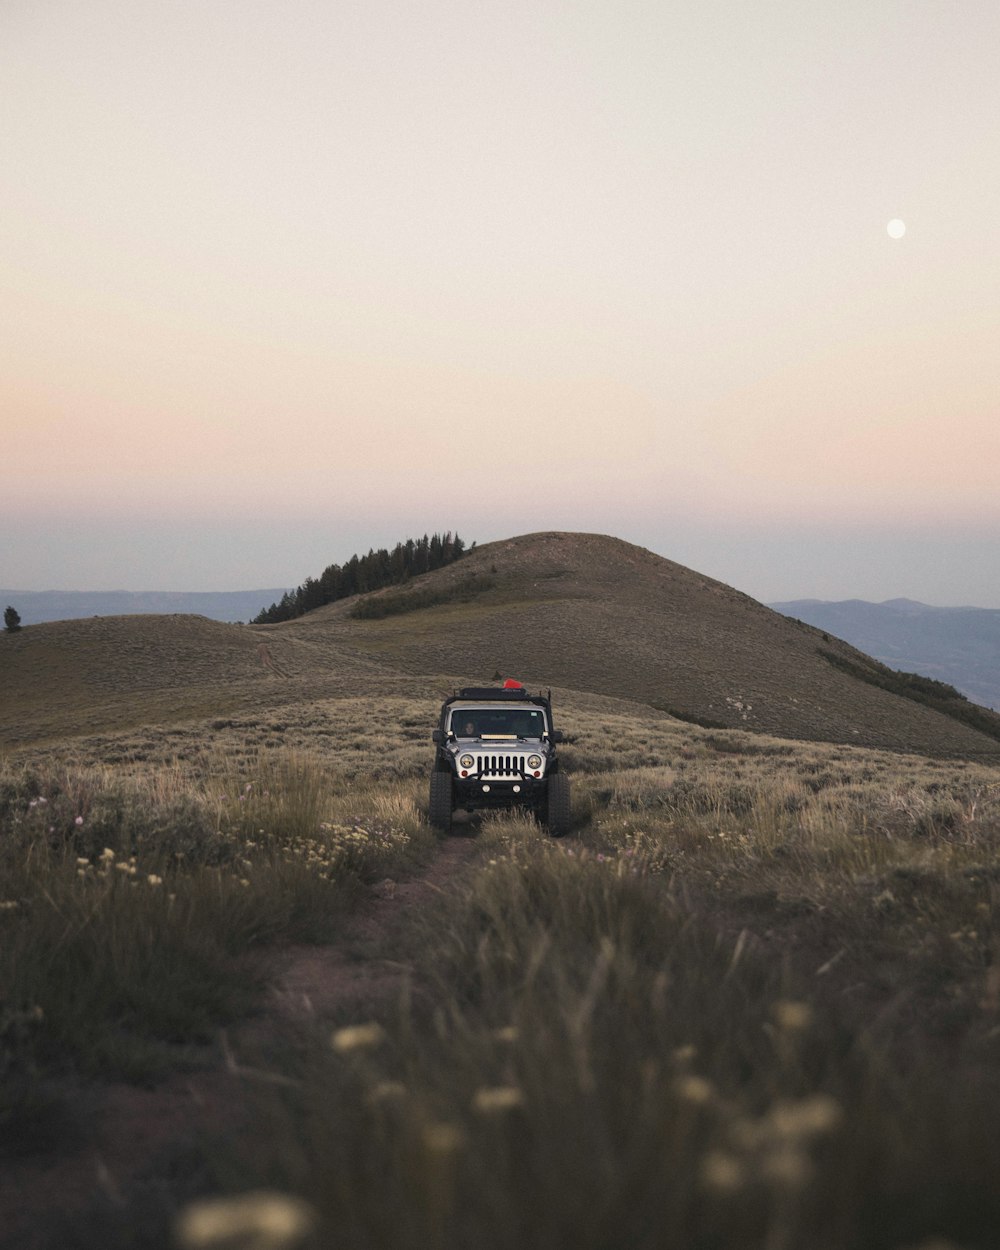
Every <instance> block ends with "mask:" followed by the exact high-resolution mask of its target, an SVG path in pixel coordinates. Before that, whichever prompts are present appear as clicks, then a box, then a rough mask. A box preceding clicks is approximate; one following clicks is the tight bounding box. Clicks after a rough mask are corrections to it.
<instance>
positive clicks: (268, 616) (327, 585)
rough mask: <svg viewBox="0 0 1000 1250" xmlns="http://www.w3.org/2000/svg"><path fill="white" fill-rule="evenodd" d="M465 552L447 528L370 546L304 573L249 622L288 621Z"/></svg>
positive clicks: (448, 561) (441, 564)
mask: <svg viewBox="0 0 1000 1250" xmlns="http://www.w3.org/2000/svg"><path fill="white" fill-rule="evenodd" d="M475 545H476V544H475V543H473V544H472V546H473V547H474V546H475ZM471 549H472V548H470V549H469V550H470V551H471ZM464 552H465V543H464V541H463V540H462V539H461V538H459V536H458V535H457V534H452V533H451V531H450V530H449V531H448V532H447V533H446V534H435V535H433V537H428V535H427V534H425V535H424V536H423V538H408V539H407V540H406V541H405V542H402V543H397V544H396V545H395V547H393V549H392V550H391V551H387V550H386V548H385V547H380V548H379V549H378V551H374V550H369V552H368V554H367V555H366V556H358V555H354V556H351V558H350V559H349V560H348V561H347V563H346V564H331V565H330V566H329V568H326V569H324V570H323V572H322V573H321V574H320V576H319V577H307V578H306V580H305V581H304V582H303V583H302V585H301V586H299V587H297V588H296V589H295V590H289V591H287V592H286V593H285V594H283V595H282V596H281V602H280V603H272V604H271V606H270V607H269V608H264V609H263V611H262V612H260V613H259V614H258V615H257V616H255V617H254V618H253V621H252V622H251V623H252V624H254V625H274V624H276V623H277V622H278V621H290V620H291V619H292V618H293V617H296V616H303V615H304V614H305V613H306V612H311V611H312V609H313V608H320V607H322V606H323V604H324V603H333V602H335V600H337V599H346V598H347V597H348V595H359V594H365V593H366V592H367V591H369V590H381V589H382V587H383V586H395V585H398V584H399V583H400V582H405V581H408V580H409V579H410V578H411V577H416V576H417V575H418V574H420V573H429V572H430V571H431V570H432V569H440V568H443V567H444V565H446V564H451V563H452V561H454V560H457V559H458V558H459V557H460V556H461V555H463V554H464Z"/></svg>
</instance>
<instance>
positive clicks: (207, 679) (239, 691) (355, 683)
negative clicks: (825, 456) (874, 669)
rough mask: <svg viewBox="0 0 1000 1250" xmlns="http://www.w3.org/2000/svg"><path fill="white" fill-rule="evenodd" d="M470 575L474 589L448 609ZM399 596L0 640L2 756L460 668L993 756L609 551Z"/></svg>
mask: <svg viewBox="0 0 1000 1250" xmlns="http://www.w3.org/2000/svg"><path fill="white" fill-rule="evenodd" d="M473 577H474V578H476V579H478V581H479V582H481V583H482V584H483V585H485V586H488V587H489V589H487V590H485V591H484V593H483V594H482V595H477V596H476V598H475V600H474V601H472V602H469V603H461V602H453V601H450V600H451V596H452V595H453V594H455V593H458V592H459V591H460V589H461V587H462V586H463V585H464V584H465V583H466V582H467V581H469V580H470V579H471V578H473ZM384 593H385V592H383V596H382V597H384ZM394 593H396V592H394ZM411 593H412V594H414V595H416V594H418V593H419V595H422V596H424V597H426V598H428V599H433V598H435V597H439V598H441V599H442V600H444V602H442V603H440V604H438V605H437V606H432V607H426V608H422V609H420V610H417V611H412V612H407V613H406V614H405V615H402V616H389V617H386V618H384V619H382V620H357V619H354V618H353V617H352V612H353V611H354V609H355V608H356V607H357V606H358V601H357V599H356V598H355V599H349V600H343V601H342V602H340V603H337V604H332V605H328V606H327V607H325V608H321V609H319V610H317V611H316V612H313V613H310V614H308V615H307V616H305V617H302V618H299V619H297V620H294V621H289V622H285V623H283V624H281V625H268V626H237V625H223V624H221V623H219V622H213V621H208V620H205V619H203V618H199V617H191V616H173V617H169V616H164V617H109V618H94V619H93V620H90V621H70V622H54V623H50V624H46V625H37V626H31V627H30V628H28V629H24V630H21V631H20V632H19V633H17V634H15V635H4V636H3V637H0V688H3V689H4V692H5V700H4V708H3V712H2V717H0V746H2V745H7V746H10V747H20V746H24V745H27V744H36V743H41V742H44V741H46V740H58V739H60V738H62V737H64V736H65V735H67V734H71V733H72V734H92V733H95V732H114V731H116V730H117V729H119V728H123V727H129V726H135V727H139V726H142V725H146V724H161V725H166V724H179V723H182V722H185V721H195V720H199V719H204V718H206V717H208V716H211V715H213V714H214V715H215V716H224V715H230V714H237V715H239V716H241V717H243V718H246V717H250V716H254V715H256V716H257V717H260V718H262V719H263V718H264V717H267V716H268V715H270V713H271V711H272V710H273V708H274V707H275V706H276V705H280V704H284V703H288V702H291V701H297V700H301V699H304V700H306V701H312V700H313V699H315V698H317V697H320V696H325V697H329V698H337V697H344V696H363V695H364V694H365V693H366V692H372V691H378V692H385V693H395V694H398V695H399V696H401V697H405V696H406V695H407V694H409V693H410V691H412V687H413V681H414V678H415V677H417V676H418V675H420V676H421V680H423V676H422V675H426V674H435V673H442V674H453V673H454V672H455V670H456V668H460V669H461V670H462V671H464V672H465V673H466V674H468V675H470V676H471V677H472V678H473V680H476V681H477V682H482V681H484V680H489V679H490V678H491V677H492V674H493V673H494V672H495V671H496V670H499V671H500V672H502V673H504V674H517V675H518V676H519V677H521V678H522V679H524V680H526V681H529V682H532V683H544V684H546V685H548V684H554V685H557V686H560V687H564V688H567V689H572V690H576V691H581V692H582V691H590V692H593V693H595V694H598V695H604V696H608V697H616V698H621V697H624V698H627V699H630V700H633V701H635V702H638V703H642V704H644V705H646V706H647V707H648V706H655V707H659V708H664V709H675V710H677V711H679V712H680V713H681V714H682V715H684V716H685V717H691V718H694V720H695V721H696V722H702V723H709V722H711V723H715V724H720V725H725V726H728V727H730V728H745V729H747V730H751V731H753V732H756V733H767V734H778V735H781V736H783V737H786V738H796V739H802V740H816V741H827V740H829V741H840V742H845V743H848V744H853V745H857V746H864V747H876V748H877V747H883V748H888V749H891V750H902V751H918V752H921V753H923V754H929V755H941V756H948V755H951V756H957V757H964V758H981V759H983V760H998V759H1000V743H998V742H997V741H996V739H994V738H990V737H987V736H986V735H985V734H983V733H978V732H976V731H975V730H974V729H972V728H970V727H969V726H967V725H964V724H961V723H959V722H958V721H956V720H954V719H952V718H951V717H949V716H946V715H943V714H941V713H940V712H935V711H932V710H931V709H930V708H928V707H925V706H922V705H921V704H919V703H914V702H912V701H910V700H907V699H904V698H901V697H899V696H898V695H897V694H894V693H890V692H889V691H887V690H883V689H877V688H875V687H873V686H871V685H869V684H867V683H866V682H865V681H862V680H860V679H859V678H858V677H857V676H854V675H852V672H851V671H841V668H843V667H844V666H846V667H847V669H851V666H852V665H855V667H856V666H857V662H859V661H860V660H862V659H863V657H860V655H859V653H857V652H855V651H854V650H853V649H852V648H850V647H848V646H847V645H846V644H844V643H840V642H838V641H837V640H836V639H833V640H830V639H829V638H826V637H825V636H824V635H822V634H821V633H820V632H819V631H818V630H813V629H811V628H810V627H808V626H805V625H801V624H800V623H798V622H796V621H791V620H789V619H788V618H786V617H783V616H780V615H779V614H777V613H775V612H772V611H771V610H770V609H768V608H765V607H764V606H763V605H761V604H759V603H756V602H755V601H754V600H752V599H750V598H748V597H747V596H746V595H743V594H740V593H739V592H737V591H735V590H732V589H731V588H730V587H727V586H724V585H722V584H721V583H718V582H714V581H712V580H710V579H707V578H704V577H701V576H700V575H699V574H697V573H695V572H692V571H691V570H690V569H685V568H682V567H681V566H680V565H677V564H674V563H672V562H671V561H669V560H664V559H662V558H661V557H659V556H655V555H653V554H652V553H651V552H648V551H644V550H643V549H641V548H638V547H634V546H631V545H630V544H628V543H623V542H621V541H619V540H617V539H612V538H606V537H603V536H600V535H588V534H533V535H526V536H524V537H521V538H517V539H513V540H510V541H507V542H500V543H491V544H489V545H488V546H485V547H482V548H477V549H476V550H475V551H473V552H471V553H470V554H469V555H467V556H466V557H464V558H463V559H462V560H461V561H459V562H458V563H457V564H455V565H451V566H448V567H447V568H445V569H440V570H437V571H436V572H434V573H431V574H427V575H425V576H424V577H421V578H419V579H416V583H415V589H414V590H413V591H412V592H410V591H408V592H407V594H411ZM374 598H375V599H378V598H379V596H378V595H376V596H375V597H374ZM569 640H571V645H570V643H569ZM820 650H823V651H825V652H827V653H828V654H829V655H831V656H833V657H834V658H835V659H836V660H837V661H838V663H840V664H841V668H837V667H835V666H834V665H832V664H831V663H830V662H828V660H827V659H826V658H824V656H823V655H821V654H820ZM862 667H863V665H862ZM852 671H853V670H852ZM858 671H860V669H859V670H858ZM997 724H998V725H1000V720H998V721H997Z"/></svg>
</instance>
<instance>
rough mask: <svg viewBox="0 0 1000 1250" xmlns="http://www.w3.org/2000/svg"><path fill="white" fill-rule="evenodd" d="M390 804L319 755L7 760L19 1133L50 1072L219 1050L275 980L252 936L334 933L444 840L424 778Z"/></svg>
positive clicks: (6, 1097)
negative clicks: (359, 896) (178, 761)
mask: <svg viewBox="0 0 1000 1250" xmlns="http://www.w3.org/2000/svg"><path fill="white" fill-rule="evenodd" d="M376 806H377V805H376V804H374V803H372V802H371V801H369V799H368V796H366V795H364V794H363V793H362V794H354V795H352V796H351V799H350V806H347V805H345V803H344V800H343V797H341V798H339V799H338V797H337V795H336V794H335V793H334V792H333V789H332V787H331V786H330V784H329V782H328V780H327V778H326V777H325V776H324V775H323V773H322V772H321V771H319V770H318V769H316V768H315V766H314V765H312V764H310V763H309V762H308V761H304V760H301V759H298V758H296V757H294V756H287V755H279V756H275V757H272V758H269V759H265V760H263V761H261V762H259V764H258V766H257V767H256V769H255V770H254V771H253V773H252V774H251V775H249V776H247V774H246V773H240V774H235V773H234V772H232V771H231V770H229V769H227V768H226V766H225V764H224V762H223V763H220V767H219V769H218V770H217V771H215V772H212V771H209V772H208V773H207V774H206V776H205V777H204V778H203V779H202V780H201V781H199V782H197V783H196V782H193V781H192V780H191V779H190V778H186V777H185V776H184V775H183V774H182V773H181V772H180V771H179V770H177V769H173V770H166V771H162V772H159V773H155V774H152V775H150V776H148V777H146V778H144V779H141V780H135V779H133V780H123V779H121V778H119V777H117V776H116V775H115V774H114V773H113V772H112V771H111V770H107V769H104V770H101V769H88V770H63V771H60V772H52V773H42V774H39V773H36V772H34V771H32V770H31V769H27V768H20V769H18V768H7V769H6V770H4V773H3V775H2V777H0V1126H3V1127H6V1128H7V1129H8V1140H9V1141H10V1140H14V1139H15V1138H16V1136H17V1134H16V1133H15V1132H14V1131H13V1124H14V1121H15V1120H16V1119H18V1118H19V1117H20V1119H21V1120H22V1121H23V1120H24V1119H25V1116H27V1115H29V1114H30V1108H31V1105H32V1097H33V1093H34V1092H35V1091H37V1087H38V1078H39V1077H40V1076H41V1075H43V1074H45V1073H60V1072H67V1071H75V1072H82V1073H103V1074H106V1075H112V1076H117V1077H125V1078H131V1079H138V1078H143V1077H149V1076H152V1075H154V1074H156V1073H158V1072H163V1071H164V1070H166V1069H168V1068H171V1067H176V1066H177V1065H178V1064H184V1063H189V1062H192V1061H197V1060H199V1059H200V1060H201V1061H204V1059H205V1053H204V1049H203V1048H204V1044H205V1043H206V1042H208V1041H210V1040H211V1039H212V1038H213V1036H214V1034H215V1032H216V1030H217V1028H218V1026H219V1025H220V1023H223V1022H225V1021H227V1020H231V1019H233V1018H234V1017H236V1016H238V1015H241V1014H245V1013H246V1012H247V1011H248V1010H249V1008H250V1007H251V1005H252V1003H253V1001H254V998H255V995H256V994H257V992H258V990H259V988H260V987H259V983H258V982H259V977H260V975H261V974H260V971H259V966H257V969H256V970H255V967H254V965H251V964H250V963H249V962H248V960H247V956H248V954H249V953H250V952H253V951H255V950H258V949H260V948H261V947H262V946H264V945H266V944H268V943H273V942H275V941H280V940H299V941H322V940H328V939H329V938H330V937H331V936H332V935H333V934H334V933H335V932H336V930H337V926H338V925H339V924H340V922H341V920H342V917H343V914H344V911H345V907H346V906H347V905H349V903H350V901H351V900H352V898H353V897H354V896H355V895H356V893H357V890H358V887H359V885H360V884H362V883H363V882H365V881H367V880H376V879H379V878H380V877H382V876H384V875H386V873H387V872H388V871H390V870H392V871H396V870H400V869H403V868H404V866H405V864H406V863H407V862H408V861H409V862H412V861H413V859H414V857H419V855H420V854H422V853H423V852H424V850H425V849H426V848H427V847H428V846H429V845H430V844H431V841H432V839H431V837H430V834H429V833H428V831H427V830H426V828H425V826H423V825H422V824H421V822H420V819H419V816H418V814H417V811H416V807H415V805H414V800H413V796H412V794H410V793H409V792H406V793H404V792H403V789H402V788H398V789H397V792H396V793H395V795H394V803H393V804H389V805H388V806H387V805H386V803H385V801H384V800H383V803H382V806H383V809H384V818H382V817H380V816H379V815H378V814H377V813H376V811H375V810H374V809H375V807H376ZM358 812H366V816H365V817H364V818H362V817H360V816H359V815H358V814H357V813H358ZM199 1048H202V1049H201V1050H199ZM19 1109H20V1110H19ZM22 1112H23V1114H22ZM23 1127H24V1125H23V1124H22V1125H21V1128H22V1129H23ZM19 1131H20V1130H19Z"/></svg>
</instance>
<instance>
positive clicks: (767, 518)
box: [0, 0, 1000, 607]
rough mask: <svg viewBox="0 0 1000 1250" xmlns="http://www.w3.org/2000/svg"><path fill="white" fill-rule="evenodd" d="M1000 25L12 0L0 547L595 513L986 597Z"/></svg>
mask: <svg viewBox="0 0 1000 1250" xmlns="http://www.w3.org/2000/svg"><path fill="white" fill-rule="evenodd" d="M998 49H1000V5H998V4H997V3H996V0H940V2H938V0H839V2H838V3H836V4H831V3H829V2H828V0H824V2H822V3H821V2H820V0H754V3H745V2H744V0H715V2H714V3H713V2H712V0H673V2H671V0H655V2H654V0H614V2H612V0H573V2H572V3H570V2H569V0H419V2H418V0H392V2H390V0H326V2H323V3H320V2H319V0H281V3H277V0H169V3H165V2H163V0H0V102H2V107H0V585H4V586H14V587H21V588H23V589H48V588H62V589H83V588H88V589H110V588H126V589H136V590H138V589H185V590H198V589H219V590H226V589H237V588H241V587H254V586H277V585H286V584H287V585H291V584H295V583H297V582H299V581H301V580H302V579H303V578H304V577H305V576H306V575H308V574H317V573H318V572H319V571H321V570H322V568H323V567H324V566H325V565H327V564H329V563H331V562H333V561H335V560H337V561H339V560H342V559H345V558H346V557H348V556H349V555H350V554H351V553H352V552H353V551H355V550H359V549H360V550H362V551H364V550H367V549H368V547H369V546H373V545H374V546H378V545H383V544H385V545H392V544H393V543H394V542H395V541H396V540H398V539H400V538H403V537H406V536H407V535H416V534H420V533H423V532H425V531H428V530H429V531H434V530H441V529H457V530H458V532H459V533H461V534H462V536H463V537H465V538H466V539H467V540H469V541H471V540H472V539H477V540H478V541H480V542H485V541H488V540H490V539H493V538H500V537H506V536H510V535H513V534H519V533H525V532H528V531H531V530H540V529H581V530H596V531H600V532H605V533H612V534H616V535H618V536H619V537H622V538H626V539H629V540H630V541H634V542H639V543H642V544H643V545H644V546H648V547H651V548H652V549H653V550H655V551H657V552H659V553H660V554H662V555H665V556H668V557H670V558H671V559H675V560H679V561H680V562H682V563H684V564H688V565H690V566H692V567H694V568H697V569H699V570H700V571H701V572H704V573H707V574H709V575H711V576H714V577H718V578H721V579H722V580H724V581H727V582H729V583H731V584H732V585H735V586H737V587H739V588H740V589H742V590H745V591H747V592H748V593H750V594H752V595H754V596H755V597H757V598H760V599H764V600H768V599H772V600H773V599H782V598H793V597H810V596H812V597H819V598H847V597H854V596H857V597H863V598H872V599H884V598H889V597H893V596H897V595H908V596H910V597H912V598H917V599H923V600H925V601H926V602H931V603H942V604H949V603H951V604H957V603H968V604H976V605H980V606H987V607H1000V560H998V558H997V554H998V539H1000V490H998V489H997V485H998V477H1000V472H998V465H1000V404H998V395H1000V350H998V343H1000V228H998V222H1000V130H998V125H997V122H998V118H1000V68H998ZM894 218H899V219H901V220H903V221H904V222H905V223H906V233H905V235H904V236H903V237H902V238H899V239H894V238H891V237H890V236H889V234H888V232H887V229H886V226H887V223H888V222H889V221H890V219H894Z"/></svg>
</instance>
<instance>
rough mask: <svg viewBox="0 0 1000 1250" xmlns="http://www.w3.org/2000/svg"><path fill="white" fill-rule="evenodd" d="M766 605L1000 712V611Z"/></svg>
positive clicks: (892, 604) (802, 602)
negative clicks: (930, 678)
mask: <svg viewBox="0 0 1000 1250" xmlns="http://www.w3.org/2000/svg"><path fill="white" fill-rule="evenodd" d="M768 607H771V608H774V610H775V611H776V612H781V613H782V614H783V615H784V616H791V617H794V618H795V619H796V620H800V621H805V623H806V624H807V625H813V626H815V627H816V628H817V629H822V630H824V631H825V632H826V633H828V634H832V635H833V636H834V637H836V638H842V639H843V640H844V641H845V642H849V643H850V644H851V645H852V646H854V647H857V648H858V650H859V651H865V652H867V654H868V655H871V656H874V657H875V659H876V660H881V661H882V663H883V664H888V665H889V667H890V668H895V669H899V670H901V671H903V672H908V673H921V674H922V675H923V676H925V677H933V678H935V679H936V680H937V681H944V682H947V683H948V684H949V685H950V686H954V687H955V688H956V689H957V690H959V691H961V693H962V694H964V695H965V696H966V697H967V698H969V699H971V700H972V701H973V703H980V704H982V705H983V706H984V707H990V708H995V709H997V710H998V711H1000V608H934V607H930V606H929V605H928V604H926V603H917V602H915V601H914V600H913V599H889V600H887V601H886V602H885V603H868V602H866V601H865V600H864V599H846V600H842V601H840V602H835V603H831V602H827V601H826V600H823V599H793V600H791V601H790V602H786V603H771V604H768Z"/></svg>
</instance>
